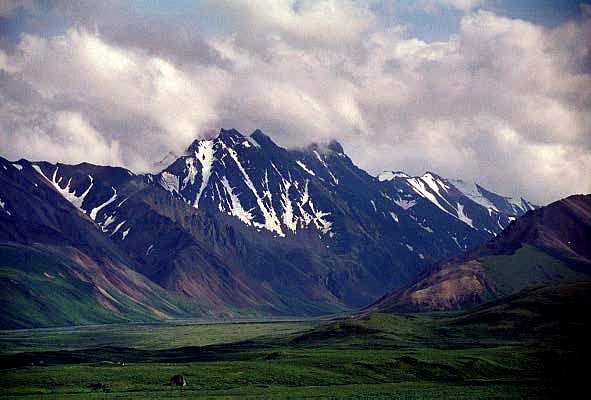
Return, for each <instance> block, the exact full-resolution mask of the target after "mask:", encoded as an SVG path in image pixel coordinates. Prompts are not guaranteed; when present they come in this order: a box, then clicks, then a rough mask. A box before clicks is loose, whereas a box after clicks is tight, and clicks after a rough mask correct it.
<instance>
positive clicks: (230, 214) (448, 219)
mask: <svg viewBox="0 0 591 400" xmlns="http://www.w3.org/2000/svg"><path fill="white" fill-rule="evenodd" d="M0 164H1V166H0V179H2V186H1V187H0V244H2V243H3V244H5V245H7V246H16V245H21V246H26V247H28V248H29V249H31V250H32V251H42V252H45V253H47V254H46V255H47V257H48V259H52V257H54V256H57V257H58V258H59V259H60V260H62V259H63V258H65V260H66V261H65V262H62V261H59V262H58V264H59V263H61V264H60V265H62V264H68V263H70V262H71V263H73V265H74V266H75V268H78V269H80V268H82V269H84V268H87V269H88V268H89V265H93V267H92V268H94V269H96V271H95V272H94V273H93V274H91V278H85V279H90V281H91V284H92V285H94V286H96V287H97V288H96V289H93V291H94V292H96V293H99V294H96V293H94V294H92V296H91V297H93V298H99V299H101V301H103V302H106V304H110V305H111V306H112V305H113V304H112V303H114V301H112V300H104V299H102V297H104V296H101V295H100V293H101V291H100V289H98V287H99V286H100V288H101V289H105V287H104V286H105V285H106V286H108V287H109V288H112V289H109V290H119V291H121V292H122V293H124V294H125V295H126V296H129V297H131V298H132V300H130V301H132V302H133V303H134V304H138V305H141V307H144V308H145V307H147V305H148V304H147V301H146V299H147V298H148V299H152V300H153V301H154V302H155V303H154V304H151V303H150V304H149V306H150V307H151V308H152V309H153V310H152V311H150V312H151V313H152V314H153V315H155V316H156V318H162V317H168V316H170V317H174V316H176V315H187V314H189V315H202V314H204V313H206V314H212V315H219V314H221V313H226V314H228V315H236V314H237V313H248V314H252V313H264V314H284V315H285V314H287V315H310V314H312V315H318V314H322V313H328V312H335V311H339V310H342V309H345V308H348V307H356V306H361V305H364V304H367V303H368V302H370V301H372V300H374V299H376V298H378V297H379V296H381V295H383V293H385V292H387V291H389V290H391V289H393V288H396V287H400V286H402V285H404V284H407V283H408V282H410V281H412V280H413V279H414V278H415V277H416V276H417V275H418V274H419V273H421V272H422V271H423V270H424V269H425V268H426V267H427V266H428V265H430V264H432V263H434V262H437V261H439V260H441V259H444V258H449V257H452V256H457V255H460V254H462V253H463V252H464V251H465V250H466V249H468V248H472V247H475V246H477V245H479V244H481V243H483V242H484V241H486V240H488V239H489V238H490V237H492V236H493V235H495V234H496V233H497V232H498V231H500V230H501V229H502V227H504V226H505V225H506V224H507V223H508V222H509V221H510V220H511V219H514V218H516V217H518V216H519V215H521V214H522V213H523V212H525V210H526V209H527V208H531V207H533V206H531V205H530V204H529V203H526V202H524V203H523V208H519V207H514V208H510V207H509V206H506V205H505V206H506V207H504V206H503V204H504V203H503V204H501V203H502V202H503V201H507V199H506V198H504V197H502V196H497V195H494V194H492V192H486V193H488V194H487V198H488V199H490V202H492V203H494V204H493V206H492V207H489V208H487V207H486V204H485V205H483V204H482V203H483V202H482V201H480V202H477V201H474V196H472V197H470V196H467V195H466V194H464V192H462V191H461V190H459V189H457V188H456V186H454V185H453V183H452V181H449V180H446V179H444V178H441V177H438V176H436V175H435V174H433V173H427V174H425V175H424V176H422V177H414V178H412V177H408V176H406V177H405V178H402V177H399V178H396V179H390V180H387V179H382V178H379V179H378V178H376V177H373V176H370V175H369V174H367V173H366V172H365V171H363V170H361V169H360V168H358V167H357V166H355V165H354V163H353V162H352V161H351V159H350V158H349V157H348V156H347V155H346V154H345V153H344V150H343V148H342V147H341V145H340V144H338V143H336V142H331V143H329V144H325V145H311V146H309V147H306V148H302V149H292V150H287V149H283V148H281V147H279V146H277V145H276V144H275V143H274V142H273V141H272V140H271V139H270V138H269V137H268V136H266V135H265V134H263V133H262V132H261V131H258V130H257V131H255V132H254V133H253V134H252V135H250V136H244V135H242V134H240V133H239V132H237V131H235V130H221V131H220V133H219V135H217V136H216V137H212V138H209V139H200V140H196V141H194V142H193V143H192V144H191V145H190V146H189V147H188V149H187V151H186V153H185V154H184V155H182V156H180V157H179V158H177V159H176V160H174V161H173V162H172V163H171V164H170V165H169V166H168V167H166V168H165V169H164V170H163V171H162V172H160V173H158V174H146V175H136V174H134V173H132V172H131V171H129V170H126V169H124V168H116V167H103V166H95V165H91V164H87V163H83V164H78V165H65V164H52V163H48V162H33V163H31V162H29V161H26V160H20V161H18V162H9V161H7V160H4V159H0ZM479 188H480V187H479ZM480 190H481V191H482V192H484V191H485V189H482V188H480ZM494 196H497V197H494ZM503 199H504V200H503ZM495 201H496V203H495ZM495 204H496V205H495ZM503 207H504V208H503ZM79 254H82V255H79ZM86 258H88V260H90V261H86ZM81 260H82V261H81ZM68 265H70V264H68ZM7 267H10V266H7ZM22 267H23V266H21V268H22ZM73 268H74V267H73ZM109 268H110V269H109ZM113 269H116V270H117V274H119V275H117V274H115V273H114V272H113V271H112V270H113ZM109 271H110V272H109ZM107 272H108V273H107ZM102 275H107V276H109V277H112V276H124V277H126V278H122V277H120V278H117V279H115V278H112V279H111V278H109V279H107V280H108V282H102V283H100V284H99V283H97V279H98V278H96V279H95V278H93V277H95V276H96V277H99V276H102ZM23 279H24V278H23ZM139 283H141V287H142V289H140V288H138V287H136V286H137V285H138V284H139ZM91 292H92V291H91ZM140 294H142V295H141V296H140ZM138 296H139V297H138ZM3 302H7V303H10V299H8V298H6V299H3ZM103 306H104V307H107V308H108V306H106V305H103ZM119 314H120V315H121V316H125V315H126V314H127V311H125V312H124V311H122V310H119Z"/></svg>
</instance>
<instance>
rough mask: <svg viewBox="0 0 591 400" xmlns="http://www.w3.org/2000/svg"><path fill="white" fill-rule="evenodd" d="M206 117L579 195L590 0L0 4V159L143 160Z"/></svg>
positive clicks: (417, 166)
mask: <svg viewBox="0 0 591 400" xmlns="http://www.w3.org/2000/svg"><path fill="white" fill-rule="evenodd" d="M95 3H100V5H97V4H95ZM220 127H225V128H231V127H233V128H236V129H238V130H240V131H242V132H243V133H250V132H252V131H253V130H254V129H256V128H261V129H262V130H263V131H265V132H266V133H267V134H269V135H270V136H271V137H272V138H273V139H274V140H275V141H276V142H278V143H279V144H281V145H284V146H290V147H297V146H304V145H306V144H308V143H310V142H322V141H328V140H330V139H333V138H334V139H337V140H339V141H340V142H341V143H342V144H343V146H344V148H345V151H346V152H347V153H348V154H349V155H350V156H351V158H352V159H353V160H354V161H355V162H356V163H357V164H358V165H359V166H361V167H362V168H364V169H366V170H368V171H369V172H370V173H377V172H379V171H381V170H404V171H406V172H408V173H411V174H422V173H423V172H424V171H427V170H431V171H435V172H437V173H439V174H440V175H442V176H445V177H450V178H464V179H468V180H476V181H478V182H480V183H481V184H483V185H484V186H487V187H490V188H491V189H493V190H495V191H497V192H500V193H503V194H508V195H524V196H525V197H527V198H528V199H530V200H532V201H534V202H537V203H539V204H543V203H546V202H549V201H551V200H555V199H557V198H559V197H562V196H564V195H567V194H571V193H581V192H590V191H591V178H590V177H591V6H590V5H589V4H588V3H587V4H585V3H580V2H579V1H556V0H554V1H553V0H521V1H511V0H415V1H411V0H391V1H386V0H381V1H380V0H365V1H363V0H359V1H336V0H256V1H254V0H253V1H246V0H244V1H241V0H227V1H226V0H212V1H207V0H205V1H189V0H176V1H164V0H161V1H158V0H138V1H130V2H122V1H110V0H106V1H100V2H96V1H80V2H71V1H60V0H54V1H52V0H39V1H36V0H0V154H2V155H3V156H5V157H8V158H10V159H18V158H21V157H24V158H29V159H47V160H51V161H58V160H59V161H63V162H70V163H76V162H81V161H90V162H94V163H99V164H111V165H124V166H127V167H129V168H131V169H133V170H136V171H146V170H149V169H150V168H151V166H152V165H153V163H154V162H155V161H158V160H159V159H161V158H162V157H163V156H164V155H165V154H166V153H167V152H169V151H173V152H177V153H179V152H182V150H183V149H184V148H185V147H186V146H187V145H188V144H189V143H190V142H191V141H192V139H194V138H195V137H197V136H207V135H210V134H211V133H212V132H215V131H217V130H218V129H219V128H220Z"/></svg>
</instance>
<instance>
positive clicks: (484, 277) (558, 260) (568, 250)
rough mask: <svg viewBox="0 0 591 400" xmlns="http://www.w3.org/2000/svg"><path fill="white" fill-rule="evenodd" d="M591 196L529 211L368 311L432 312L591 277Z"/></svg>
mask: <svg viewBox="0 0 591 400" xmlns="http://www.w3.org/2000/svg"><path fill="white" fill-rule="evenodd" d="M590 237H591V195H575V196H570V197H568V198H566V199H563V200H559V201H557V202H554V203H552V204H550V205H548V206H546V207H542V208H539V209H536V210H533V211H529V212H528V213H527V214H525V215H524V216H523V217H521V218H519V219H518V220H516V221H514V222H512V223H511V224H510V225H509V227H507V229H505V230H504V231H503V232H502V233H501V234H499V235H498V236H497V237H496V238H495V239H493V240H491V241H490V242H489V243H487V244H486V245H484V246H482V247H481V248H479V249H476V250H474V251H472V252H470V253H469V254H468V255H466V256H465V257H463V258H462V259H458V260H452V261H449V262H446V263H443V264H442V265H441V266H439V267H437V268H435V269H434V270H432V271H430V272H428V273H426V274H424V276H423V277H422V278H420V279H419V280H418V281H416V282H415V283H414V284H412V285H410V286H409V287H407V288H403V289H399V290H396V291H394V292H393V293H391V294H389V295H386V296H384V297H383V298H382V299H380V300H379V301H378V302H376V303H375V304H373V305H372V306H371V307H370V308H371V309H377V310H382V311H388V312H391V311H435V310H450V309H457V308H466V307H470V306H473V305H476V304H479V303H482V302H484V301H486V300H488V299H491V298H495V297H499V296H504V295H508V294H511V293H514V292H517V291H519V290H522V289H524V288H526V287H528V286H530V285H536V284H542V283H548V282H562V281H574V280H581V279H583V280H585V279H589V278H590V276H591V257H590V255H591V253H590V250H589V247H590V243H589V238H590Z"/></svg>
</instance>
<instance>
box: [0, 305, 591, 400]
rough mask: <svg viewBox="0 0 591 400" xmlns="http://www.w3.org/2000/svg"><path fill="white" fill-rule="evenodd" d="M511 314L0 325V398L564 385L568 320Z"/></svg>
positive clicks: (511, 392) (571, 347) (513, 392)
mask: <svg viewBox="0 0 591 400" xmlns="http://www.w3.org/2000/svg"><path fill="white" fill-rule="evenodd" d="M520 312H521V313H522V314H523V313H524V312H523V310H521V311H520ZM485 314H486V313H485ZM486 315H488V316H489V318H491V317H490V313H489V314H486ZM507 315H509V314H507ZM516 318H517V319H515V318H513V317H511V319H512V321H511V322H510V323H508V322H507V321H499V320H494V318H492V319H489V320H488V321H487V320H486V316H485V320H482V311H480V314H479V313H478V312H477V313H475V314H468V315H464V314H461V315H455V314H445V315H430V316H426V315H407V316H399V315H386V314H368V315H356V316H348V317H341V318H337V319H333V320H319V319H315V320H302V321H251V322H243V323H216V324H204V323H194V322H190V321H185V322H179V323H167V324H143V325H142V324H127V325H126V324H118V325H104V326H96V327H77V328H64V329H41V330H22V331H4V332H1V333H0V352H1V353H0V366H1V368H2V369H1V370H0V397H1V398H2V399H45V398H47V399H57V398H65V399H70V398H71V399H104V398H116V399H140V398H141V399H145V398H166V399H175V398H177V399H180V398H217V399H234V398H241V399H263V398H291V399H296V398H297V399H300V398H314V399H389V398H400V399H474V398H488V399H538V398H554V397H557V396H558V395H559V394H562V395H564V387H565V385H566V383H565V382H566V380H567V379H574V377H575V376H576V372H575V373H574V375H573V371H576V369H577V366H578V365H581V364H582V363H583V354H584V353H582V352H581V351H580V348H579V346H580V345H581V343H582V342H580V341H579V340H578V339H577V338H574V339H573V337H571V336H570V335H571V333H570V330H566V331H564V332H563V333H560V332H558V331H556V333H554V334H548V332H550V331H548V330H546V329H545V327H546V325H544V324H543V323H542V324H540V323H539V322H536V326H535V327H534V328H535V329H537V330H540V329H541V331H540V332H543V335H539V336H537V335H535V334H531V332H529V331H528V332H529V333H527V335H523V334H522V333H523V331H522V326H521V325H520V324H521V322H522V321H520V320H519V318H521V317H516ZM493 320H494V321H493ZM540 327H541V328H540ZM516 328H519V329H516ZM585 328H587V326H586V325H585ZM585 332H587V330H586V329H583V330H582V331H581V335H584V334H585ZM564 334H566V335H569V340H568V341H565V337H564V336H563V335H564ZM580 339H581V340H582V339H583V338H580ZM179 373H182V374H184V375H185V377H186V379H187V382H188V386H186V387H183V388H173V387H171V386H169V384H168V383H169V380H170V378H171V377H172V376H173V375H175V374H179Z"/></svg>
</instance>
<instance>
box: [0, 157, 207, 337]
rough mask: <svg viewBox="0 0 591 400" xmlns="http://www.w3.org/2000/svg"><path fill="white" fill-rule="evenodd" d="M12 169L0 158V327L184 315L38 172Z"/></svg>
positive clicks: (23, 165) (28, 166) (29, 166)
mask: <svg viewBox="0 0 591 400" xmlns="http://www.w3.org/2000/svg"><path fill="white" fill-rule="evenodd" d="M17 165H18V166H17V167H15V166H14V165H12V164H11V163H8V162H7V161H6V160H4V159H0V169H1V170H2V171H3V172H2V173H1V174H0V198H1V199H2V202H1V204H0V205H1V207H2V210H0V211H1V212H0V244H1V245H0V276H1V279H0V282H1V283H0V284H1V285H2V289H3V290H2V291H1V303H2V308H3V310H4V312H3V315H2V318H1V319H0V325H1V326H2V327H4V328H8V327H10V328H18V327H29V326H48V325H56V324H71V323H82V322H86V323H88V322H102V321H127V320H150V319H161V318H167V317H174V316H179V315H184V314H186V313H187V312H188V310H189V309H188V308H187V309H183V308H182V307H181V306H180V305H179V304H175V299H174V298H173V296H171V295H170V294H169V293H167V292H166V291H165V290H164V289H162V288H161V287H159V286H158V285H156V284H154V283H153V282H152V281H150V280H149V279H148V278H146V277H145V276H144V275H142V274H140V273H137V272H135V271H134V270H133V269H132V268H130V267H131V266H135V263H134V262H133V260H131V259H129V258H128V257H127V255H126V254H125V252H123V251H122V250H121V249H120V248H119V247H118V246H117V245H116V244H115V243H113V242H112V241H111V240H110V239H109V238H108V237H106V236H105V235H104V234H103V233H102V232H101V230H100V229H97V228H98V226H97V225H96V224H95V223H94V222H93V221H92V219H91V218H89V217H87V216H86V215H85V214H84V213H82V212H81V210H80V209H79V208H77V207H76V206H75V205H74V204H72V203H71V202H69V201H67V200H66V199H65V198H64V197H63V196H62V194H60V193H59V192H57V191H56V189H55V187H54V186H53V184H52V182H51V181H49V180H47V179H46V178H45V177H44V176H43V175H42V174H41V173H40V172H39V171H40V169H38V168H34V167H35V166H34V165H32V164H30V163H28V162H24V161H23V162H21V163H20V164H17ZM74 202H76V201H74ZM93 215H94V214H93ZM74 304H77V306H75V305H74ZM191 308H193V309H195V310H197V309H198V304H192V305H191ZM74 309H76V311H75V312H73V311H72V310H74Z"/></svg>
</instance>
